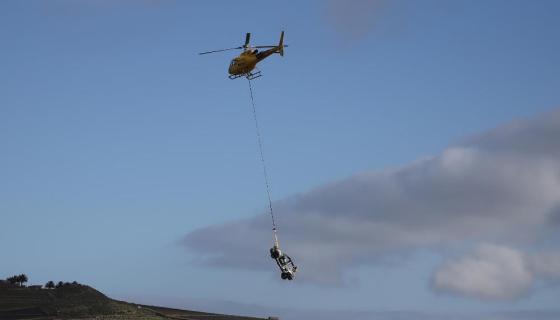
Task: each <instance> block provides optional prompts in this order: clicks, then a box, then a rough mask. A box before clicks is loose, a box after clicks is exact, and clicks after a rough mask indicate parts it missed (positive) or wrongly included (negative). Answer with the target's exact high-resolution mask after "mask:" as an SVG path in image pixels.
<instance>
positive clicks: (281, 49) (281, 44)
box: [278, 31, 284, 56]
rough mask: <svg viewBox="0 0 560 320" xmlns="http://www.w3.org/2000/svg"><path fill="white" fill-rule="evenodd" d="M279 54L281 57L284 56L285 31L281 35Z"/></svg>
mask: <svg viewBox="0 0 560 320" xmlns="http://www.w3.org/2000/svg"><path fill="white" fill-rule="evenodd" d="M278 53H280V55H281V56H284V31H282V33H280V43H278Z"/></svg>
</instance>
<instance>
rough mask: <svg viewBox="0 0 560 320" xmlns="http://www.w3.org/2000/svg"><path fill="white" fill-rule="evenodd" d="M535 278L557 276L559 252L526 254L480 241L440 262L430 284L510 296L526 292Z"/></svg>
mask: <svg viewBox="0 0 560 320" xmlns="http://www.w3.org/2000/svg"><path fill="white" fill-rule="evenodd" d="M537 279H543V280H549V279H551V280H554V279H560V252H539V253H534V254H529V253H523V252H521V251H519V250H515V249H512V248H509V247H506V246H498V245H490V244H482V245H480V246H478V248H476V249H475V250H474V252H473V253H471V254H469V255H467V256H465V257H462V258H460V259H454V260H449V261H447V262H445V263H444V264H442V265H441V266H440V267H439V268H438V270H436V272H435V274H434V277H433V283H432V284H433V286H434V287H435V288H436V289H438V290H441V291H446V292H451V293H457V294H461V295H466V296H473V297H477V298H486V299H493V300H510V299H516V298H519V297H521V296H523V295H524V294H526V293H527V292H528V291H529V289H531V287H533V286H534V284H535V281H536V280H537Z"/></svg>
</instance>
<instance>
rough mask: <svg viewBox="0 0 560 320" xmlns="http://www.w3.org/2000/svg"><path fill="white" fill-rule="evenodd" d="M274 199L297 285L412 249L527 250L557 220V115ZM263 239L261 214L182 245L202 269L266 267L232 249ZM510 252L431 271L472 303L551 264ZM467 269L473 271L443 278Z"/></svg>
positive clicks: (517, 290)
mask: <svg viewBox="0 0 560 320" xmlns="http://www.w3.org/2000/svg"><path fill="white" fill-rule="evenodd" d="M274 206H275V208H276V212H277V216H278V218H279V220H280V221H279V225H280V227H281V230H280V235H281V237H282V238H281V241H282V244H283V246H284V247H285V249H286V250H287V252H288V253H289V254H290V255H291V256H292V257H293V258H294V260H295V261H296V262H299V264H300V265H301V266H302V268H301V269H300V280H303V281H310V282H315V283H320V284H327V285H340V284H341V283H343V282H344V279H345V277H344V275H345V271H346V270H348V269H349V268H352V267H356V266H361V265H371V264H374V263H377V262H379V261H380V260H382V259H384V258H386V257H389V256H391V255H396V254H398V255H401V254H406V253H409V252H413V251H414V250H417V249H426V248H428V249H433V250H439V249H450V248H451V249H457V248H464V246H465V244H467V243H470V244H476V243H508V244H511V246H512V247H515V246H516V245H525V246H527V245H531V244H533V243H535V242H536V241H538V240H539V239H542V238H546V237H548V236H550V235H552V234H553V233H554V231H557V230H558V228H559V227H560V209H559V208H560V110H556V111H554V112H551V113H548V114H546V115H543V116H540V117H538V118H535V119H531V120H523V121H517V122H514V123H510V124H508V125H505V126H501V127H498V128H496V129H494V130H491V131H489V132H486V133H483V134H480V135H478V136H474V137H471V138H469V139H466V140H464V141H462V142H461V143H458V144H455V145H452V146H450V147H448V148H446V149H445V150H443V152H442V153H441V154H439V155H437V156H434V157H432V158H429V159H423V160H419V161H416V162H413V163H411V164H409V165H406V166H403V167H400V168H394V169H387V170H382V171H372V172H363V173H359V174H356V175H354V176H352V177H349V178H347V179H343V180H340V181H336V182H333V183H330V184H327V185H323V186H320V187H318V188H315V189H313V190H310V191H308V192H306V193H302V194H298V195H294V196H292V197H290V198H287V199H284V200H282V201H278V202H276V203H275V204H274ZM270 238H271V236H270V222H269V218H268V216H267V215H266V214H265V213H263V214H261V215H258V216H255V217H253V218H250V219H245V220H238V221H232V222H227V223H224V224H222V225H213V226H209V227H206V228H202V229H199V230H195V231H193V232H191V233H189V234H187V235H186V236H185V237H184V239H183V240H182V244H183V245H185V246H186V247H187V248H188V249H190V250H191V251H192V252H196V253H199V254H200V255H201V257H203V258H205V259H204V263H205V264H209V265H214V266H219V267H232V268H244V269H247V268H251V269H263V270H265V269H267V270H269V268H268V267H269V261H268V257H267V256H266V255H265V254H263V255H248V256H246V255H244V256H241V255H239V252H266V251H267V250H268V246H269V245H270V243H271V239H270ZM508 250H509V249H504V248H498V247H485V248H482V249H480V248H479V250H477V251H476V252H474V253H473V254H471V255H469V256H467V257H465V258H464V259H462V260H461V259H459V260H457V261H452V262H449V263H447V264H445V265H444V266H443V267H442V268H441V269H440V270H439V271H438V273H436V276H435V279H436V283H437V284H438V285H437V286H436V288H438V287H439V288H440V289H442V290H446V291H450V292H456V293H462V294H467V295H469V296H478V297H480V298H508V295H511V296H510V297H517V296H519V295H521V294H522V292H525V291H526V290H528V288H530V287H531V283H532V280H531V278H532V277H533V276H534V274H533V271H534V270H537V269H539V268H540V269H541V271H539V274H545V273H547V272H548V273H550V274H555V273H556V272H557V270H558V269H555V268H553V267H552V268H551V269H547V268H550V264H546V266H543V265H542V261H544V260H542V259H538V260H539V261H538V262H532V265H533V266H532V267H531V270H533V271H527V270H525V269H524V268H525V267H526V264H527V261H526V260H525V258H521V257H520V256H519V255H520V254H521V253H517V251H515V250H513V249H511V250H510V251H508ZM490 251H492V253H496V254H497V256H495V257H492V254H491V253H489V252H490ZM479 260H480V261H486V262H485V263H481V262H480V263H479ZM553 260H554V259H553ZM521 261H523V263H521ZM510 263H511V264H512V265H509V264H510ZM516 264H517V265H519V266H518V267H515V265H516ZM520 264H521V265H522V266H521V265H520ZM506 266H507V267H506ZM504 267H506V272H505V274H504V275H503V279H499V280H496V281H497V282H499V283H498V284H496V283H494V284H489V285H488V286H489V287H488V288H482V289H480V288H475V285H473V284H472V283H471V282H476V283H483V282H485V281H484V279H487V278H488V277H490V276H492V275H493V274H495V273H496V272H497V271H496V270H498V269H500V270H501V269H502V268H504ZM470 268H472V269H473V270H476V272H477V273H480V274H479V277H480V278H471V279H468V280H463V282H464V283H463V282H461V281H459V282H456V283H453V282H452V281H446V279H447V278H449V275H450V274H456V275H460V276H463V275H465V274H466V271H465V270H467V269H470ZM510 278H515V281H512V283H511V285H512V286H513V287H512V288H509V289H508V288H504V287H503V286H500V284H501V283H505V282H507V281H506V280H511V279H510ZM437 279H439V280H437ZM543 279H544V278H543ZM438 281H439V282H438ZM467 282H468V283H467ZM485 285H486V284H485ZM504 290H505V291H508V292H509V291H510V290H511V293H508V294H505V293H504Z"/></svg>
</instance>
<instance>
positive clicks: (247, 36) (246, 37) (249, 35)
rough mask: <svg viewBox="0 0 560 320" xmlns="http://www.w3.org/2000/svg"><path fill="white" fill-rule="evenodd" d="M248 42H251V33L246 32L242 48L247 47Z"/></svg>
mask: <svg viewBox="0 0 560 320" xmlns="http://www.w3.org/2000/svg"><path fill="white" fill-rule="evenodd" d="M249 40H251V33H249V32H247V34H246V35H245V44H244V45H243V48H247V47H249Z"/></svg>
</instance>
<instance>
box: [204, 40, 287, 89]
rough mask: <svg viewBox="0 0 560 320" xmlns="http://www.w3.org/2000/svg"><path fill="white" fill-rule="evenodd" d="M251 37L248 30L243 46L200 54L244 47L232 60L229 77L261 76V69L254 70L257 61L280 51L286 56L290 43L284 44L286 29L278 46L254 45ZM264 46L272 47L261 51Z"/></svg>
mask: <svg viewBox="0 0 560 320" xmlns="http://www.w3.org/2000/svg"><path fill="white" fill-rule="evenodd" d="M250 39H251V33H249V32H247V34H246V35H245V44H244V45H242V46H239V47H235V48H228V49H221V50H213V51H206V52H201V53H199V55H202V54H208V53H215V52H222V51H228V50H236V49H243V52H241V54H240V55H239V56H237V57H235V58H233V60H231V63H230V64H229V69H228V72H229V76H228V77H229V78H230V79H232V80H233V79H237V78H239V77H246V78H247V79H249V80H253V79H256V78H258V77H260V76H261V72H260V71H259V70H257V71H256V72H253V69H255V67H256V66H257V63H259V62H261V61H262V60H264V59H266V58H268V57H269V56H271V55H272V54H274V53H278V54H280V56H284V48H285V47H287V46H288V45H284V31H282V33H280V42H279V43H278V45H277V46H254V47H252V46H250V45H249V41H250ZM262 48H270V49H268V50H265V51H260V52H259V49H262Z"/></svg>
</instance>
